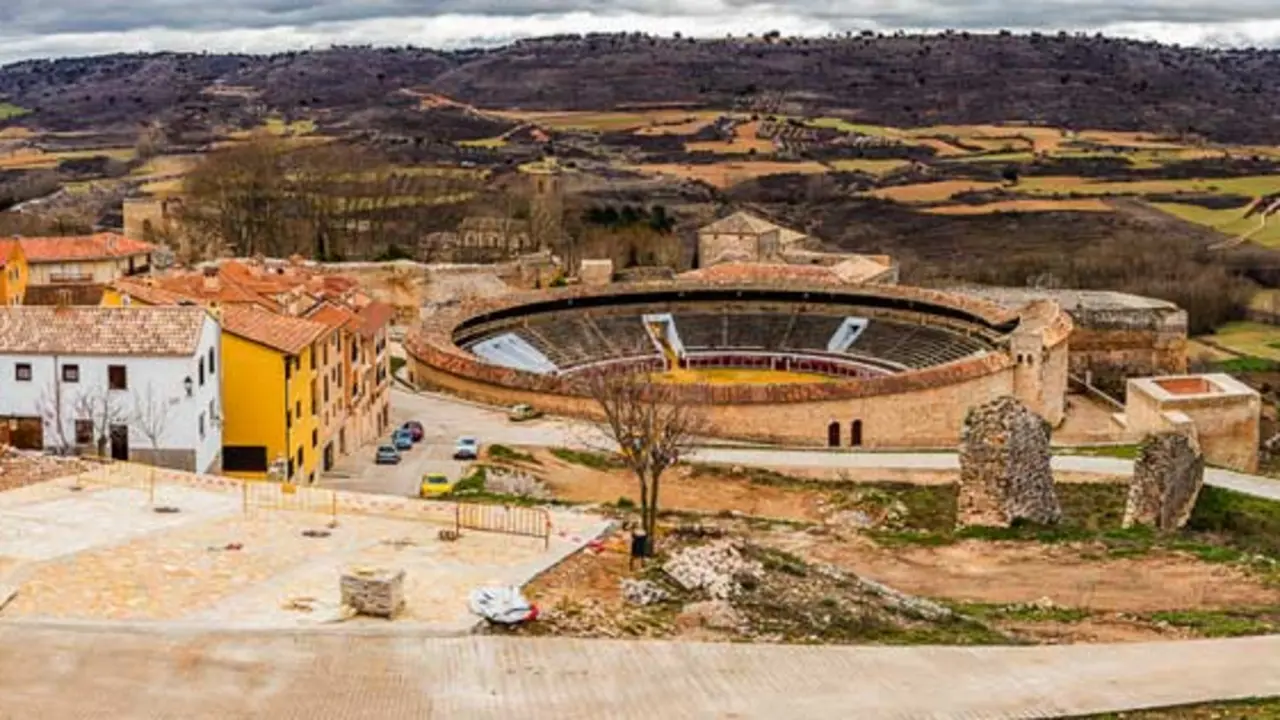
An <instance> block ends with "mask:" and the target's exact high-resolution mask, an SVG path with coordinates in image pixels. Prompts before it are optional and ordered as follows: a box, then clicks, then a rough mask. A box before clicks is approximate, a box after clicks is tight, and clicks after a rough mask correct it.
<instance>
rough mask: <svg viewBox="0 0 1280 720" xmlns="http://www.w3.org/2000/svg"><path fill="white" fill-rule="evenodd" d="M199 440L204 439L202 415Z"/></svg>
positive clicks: (201, 414)
mask: <svg viewBox="0 0 1280 720" xmlns="http://www.w3.org/2000/svg"><path fill="white" fill-rule="evenodd" d="M200 439H201V440H203V439H204V413H200Z"/></svg>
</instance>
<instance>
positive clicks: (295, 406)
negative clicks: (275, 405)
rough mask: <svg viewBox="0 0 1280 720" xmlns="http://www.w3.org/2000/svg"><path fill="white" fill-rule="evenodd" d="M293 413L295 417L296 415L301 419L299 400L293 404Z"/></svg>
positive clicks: (300, 403) (300, 402)
mask: <svg viewBox="0 0 1280 720" xmlns="http://www.w3.org/2000/svg"><path fill="white" fill-rule="evenodd" d="M293 412H294V414H295V415H297V416H298V417H299V418H301V417H302V401H301V400H299V401H298V402H297V403H295V404H294V410H293Z"/></svg>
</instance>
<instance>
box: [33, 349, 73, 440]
mask: <svg viewBox="0 0 1280 720" xmlns="http://www.w3.org/2000/svg"><path fill="white" fill-rule="evenodd" d="M55 366H56V363H55ZM67 406H68V398H67V397H66V395H65V394H64V393H63V392H62V383H60V382H58V381H57V379H56V378H55V379H54V380H52V381H50V382H49V384H48V385H47V386H46V387H45V388H44V389H43V390H41V391H40V397H38V398H36V412H37V413H39V414H40V420H41V422H43V423H44V427H45V428H46V433H45V438H46V439H45V443H44V444H45V446H46V447H48V446H50V445H52V446H53V447H54V448H55V449H56V450H57V451H58V453H59V454H61V455H69V454H71V451H72V449H74V448H75V444H74V443H73V442H71V441H70V440H68V439H67V424H66V416H67ZM48 430H52V432H48ZM49 437H52V438H54V439H55V440H56V441H57V442H56V443H50V442H49V440H48V438H49Z"/></svg>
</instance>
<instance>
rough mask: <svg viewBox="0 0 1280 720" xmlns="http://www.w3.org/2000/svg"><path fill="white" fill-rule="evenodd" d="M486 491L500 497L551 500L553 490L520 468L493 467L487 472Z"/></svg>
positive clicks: (485, 479)
mask: <svg viewBox="0 0 1280 720" xmlns="http://www.w3.org/2000/svg"><path fill="white" fill-rule="evenodd" d="M484 489H485V490H487V491H489V492H491V493H497V494H500V495H515V496H517V497H522V498H532V499H534V500H549V499H550V498H551V490H550V488H548V487H547V486H546V485H545V484H544V483H543V482H542V481H541V480H539V479H538V478H536V477H534V476H533V475H532V474H531V473H528V472H525V471H524V470H520V469H518V468H509V467H503V466H500V465H491V466H489V467H488V468H486V470H485V478H484Z"/></svg>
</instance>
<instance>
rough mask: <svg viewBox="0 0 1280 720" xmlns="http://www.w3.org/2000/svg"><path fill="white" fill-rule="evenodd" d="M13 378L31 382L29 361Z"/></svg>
mask: <svg viewBox="0 0 1280 720" xmlns="http://www.w3.org/2000/svg"><path fill="white" fill-rule="evenodd" d="M13 379H14V380H17V381H19V382H31V363H18V364H17V365H15V366H13ZM326 389H327V388H326Z"/></svg>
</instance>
